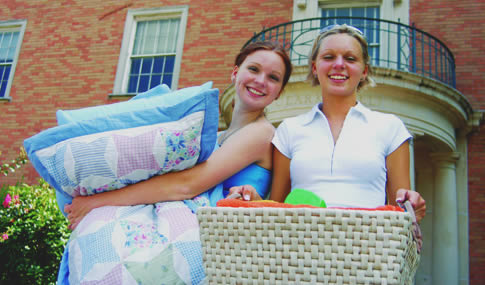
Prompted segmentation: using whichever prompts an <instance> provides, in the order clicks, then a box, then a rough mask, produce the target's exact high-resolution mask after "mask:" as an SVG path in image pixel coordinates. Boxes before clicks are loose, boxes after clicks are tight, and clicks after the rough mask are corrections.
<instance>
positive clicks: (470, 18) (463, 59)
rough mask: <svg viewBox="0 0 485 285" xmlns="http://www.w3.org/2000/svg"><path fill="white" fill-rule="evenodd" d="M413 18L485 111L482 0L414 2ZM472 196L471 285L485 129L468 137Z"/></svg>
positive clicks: (483, 199) (483, 211)
mask: <svg viewBox="0 0 485 285" xmlns="http://www.w3.org/2000/svg"><path fill="white" fill-rule="evenodd" d="M410 5H411V7H410V12H409V14H410V19H411V22H414V23H415V25H416V27H417V28H419V29H421V30H424V31H426V32H428V33H430V34H431V35H433V36H435V37H437V38H438V39H440V40H441V41H442V42H444V44H445V45H447V46H448V48H450V50H451V51H452V52H453V54H454V56H455V63H456V88H457V89H458V90H459V91H460V92H461V93H463V94H464V95H465V96H466V97H467V98H468V100H469V101H470V103H471V104H472V106H473V109H474V110H485V84H483V83H484V82H485V56H484V55H485V18H484V17H483V11H484V10H485V1H484V0H478V1H477V0H463V1H453V0H413V1H410ZM468 171H469V174H468V180H469V183H468V193H469V208H468V211H469V212H468V214H469V242H470V284H483V282H484V280H485V270H484V268H485V218H484V217H485V127H484V126H482V127H481V130H480V131H479V132H477V133H474V134H471V135H470V136H469V142H468Z"/></svg>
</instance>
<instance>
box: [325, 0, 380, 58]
mask: <svg viewBox="0 0 485 285" xmlns="http://www.w3.org/2000/svg"><path fill="white" fill-rule="evenodd" d="M379 11H380V8H379V7H352V8H322V17H325V18H329V19H327V20H322V23H321V27H326V26H329V25H333V24H347V25H351V26H354V27H356V28H358V29H359V30H361V31H362V32H363V33H364V35H365V37H366V39H367V43H368V44H369V55H370V57H371V59H372V62H371V64H372V65H379V46H380V38H379V31H380V28H379V21H366V20H365V19H363V18H372V19H379ZM346 17H352V19H349V18H346Z"/></svg>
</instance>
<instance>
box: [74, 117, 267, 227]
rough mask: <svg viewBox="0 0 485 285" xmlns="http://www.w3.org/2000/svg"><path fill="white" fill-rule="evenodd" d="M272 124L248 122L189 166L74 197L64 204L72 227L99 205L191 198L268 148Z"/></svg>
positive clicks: (251, 161)
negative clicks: (205, 157)
mask: <svg viewBox="0 0 485 285" xmlns="http://www.w3.org/2000/svg"><path fill="white" fill-rule="evenodd" d="M273 135H274V127H273V126H272V125H271V124H269V123H267V122H266V121H258V122H255V123H252V124H249V125H247V126H245V127H244V128H242V129H241V130H239V131H238V132H236V133H234V134H233V135H232V136H230V137H229V138H228V139H227V140H226V142H225V143H224V144H223V145H222V146H221V147H220V148H219V149H217V150H216V151H214V153H212V155H211V156H210V157H209V158H208V159H207V161H205V162H202V163H200V164H198V165H196V166H194V167H192V168H190V169H186V170H183V171H180V172H172V173H167V174H164V175H161V176H156V177H152V178H150V179H148V180H145V181H143V182H140V183H136V184H132V185H129V186H127V187H124V188H122V189H119V190H116V191H109V192H104V193H99V194H96V195H93V196H85V197H77V198H75V199H74V200H73V203H72V204H71V205H67V206H66V207H65V211H66V213H67V214H68V219H69V221H71V224H73V225H74V226H75V225H76V224H77V223H78V222H79V221H80V220H81V219H82V217H84V216H85V215H86V214H87V213H88V212H89V211H90V210H92V209H94V208H98V207H102V206H108V205H110V206H129V205H139V204H152V203H156V202H162V201H175V200H185V199H190V198H193V197H195V196H197V195H199V194H200V193H202V192H204V191H206V190H208V189H210V188H211V187H213V186H215V185H217V184H219V183H220V182H222V181H224V180H225V179H227V178H229V177H230V176H232V175H234V174H235V173H237V172H238V171H240V170H241V169H243V168H244V167H246V166H248V165H250V164H251V163H257V162H258V161H260V160H261V159H262V157H263V156H264V154H265V153H267V152H269V151H271V139H272V138H273Z"/></svg>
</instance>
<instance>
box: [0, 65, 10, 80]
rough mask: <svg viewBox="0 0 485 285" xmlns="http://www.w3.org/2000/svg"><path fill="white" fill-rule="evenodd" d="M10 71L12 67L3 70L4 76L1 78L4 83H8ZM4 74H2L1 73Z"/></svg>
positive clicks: (7, 66) (8, 66)
mask: <svg viewBox="0 0 485 285" xmlns="http://www.w3.org/2000/svg"><path fill="white" fill-rule="evenodd" d="M10 69H12V66H11V65H6V66H5V67H4V69H3V76H1V77H0V78H1V79H2V80H4V81H8V77H9V76H10ZM0 74H2V73H0Z"/></svg>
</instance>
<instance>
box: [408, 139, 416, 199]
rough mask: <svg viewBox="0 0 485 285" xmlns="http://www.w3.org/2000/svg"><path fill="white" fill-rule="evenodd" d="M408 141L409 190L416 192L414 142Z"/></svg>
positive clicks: (412, 140)
mask: <svg viewBox="0 0 485 285" xmlns="http://www.w3.org/2000/svg"><path fill="white" fill-rule="evenodd" d="M415 139H416V137H413V139H411V140H409V180H410V181H409V182H410V186H411V190H414V191H416V170H415V162H414V140H415Z"/></svg>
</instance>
